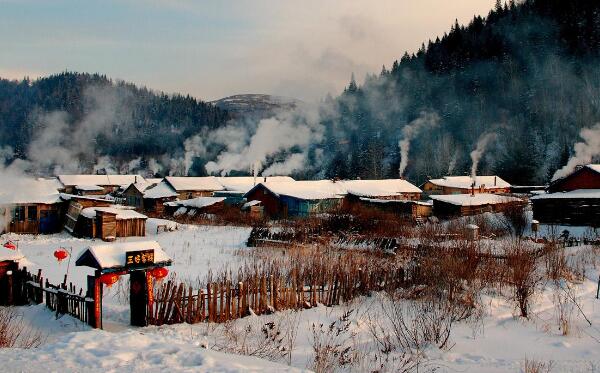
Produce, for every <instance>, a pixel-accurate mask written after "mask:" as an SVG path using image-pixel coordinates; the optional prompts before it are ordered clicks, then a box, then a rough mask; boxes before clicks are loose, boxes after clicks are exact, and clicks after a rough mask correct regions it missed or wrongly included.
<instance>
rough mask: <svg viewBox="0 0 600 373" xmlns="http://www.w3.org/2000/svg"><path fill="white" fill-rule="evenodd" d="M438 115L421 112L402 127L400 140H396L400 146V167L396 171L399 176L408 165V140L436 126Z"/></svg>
mask: <svg viewBox="0 0 600 373" xmlns="http://www.w3.org/2000/svg"><path fill="white" fill-rule="evenodd" d="M439 120H440V117H439V116H438V115H437V114H436V113H431V112H422V113H421V115H420V116H419V117H418V118H417V119H415V120H413V121H412V122H410V123H409V124H408V125H406V126H404V127H403V128H402V140H400V141H399V142H398V146H399V147H400V167H399V169H398V173H399V175H400V177H402V176H403V175H404V170H406V166H407V165H408V153H409V151H410V142H411V141H412V140H413V139H414V138H415V137H416V136H417V135H418V134H419V133H420V132H421V131H423V130H425V129H433V128H435V127H437V126H438V124H439Z"/></svg>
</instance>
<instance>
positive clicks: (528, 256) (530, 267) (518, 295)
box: [506, 239, 544, 318]
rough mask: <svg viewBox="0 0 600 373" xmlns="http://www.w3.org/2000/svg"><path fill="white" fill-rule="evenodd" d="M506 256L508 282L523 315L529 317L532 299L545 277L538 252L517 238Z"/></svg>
mask: <svg viewBox="0 0 600 373" xmlns="http://www.w3.org/2000/svg"><path fill="white" fill-rule="evenodd" d="M506 257H507V259H506V267H507V271H508V273H507V283H508V284H509V285H511V286H512V288H513V299H514V300H515V301H516V303H517V306H518V308H519V311H520V314H521V317H525V318H527V317H529V302H530V299H531V297H532V296H533V295H534V293H535V292H536V290H537V288H538V287H539V285H540V284H541V283H542V281H543V279H544V276H542V275H541V273H540V271H539V270H538V268H537V257H536V252H535V251H532V250H529V249H528V247H527V246H526V245H525V244H524V241H522V240H519V239H517V240H515V241H513V242H512V243H511V244H510V245H509V247H508V249H507V250H506Z"/></svg>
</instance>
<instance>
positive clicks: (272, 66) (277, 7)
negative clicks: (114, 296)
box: [0, 0, 495, 101]
mask: <svg viewBox="0 0 600 373" xmlns="http://www.w3.org/2000/svg"><path fill="white" fill-rule="evenodd" d="M494 3H495V1H494V0H381V1H376V0H371V1H365V0H363V1H359V0H336V1H327V0H320V1H317V0H302V1H284V0H253V1H249V0H248V1H246V0H238V1H225V0H221V1H219V0H215V1H208V0H196V1H192V0H146V1H143V0H122V1H111V0H85V1H82V0H71V1H68V0H52V1H50V0H0V45H1V46H2V52H1V53H0V77H3V78H22V77H23V76H25V75H28V76H30V77H32V78H34V77H38V76H43V75H47V74H52V73H57V72H61V71H65V70H69V71H78V72H90V73H91V72H99V73H102V74H106V75H107V76H109V77H111V78H115V79H123V80H126V81H130V82H133V83H136V84H138V85H146V86H147V87H149V88H152V89H155V90H162V91H165V92H168V93H174V92H178V93H183V94H190V95H193V96H196V97H198V98H200V99H203V100H213V99H218V98H221V97H225V96H229V95H233V94H239V93H268V94H276V95H283V96H289V97H296V98H300V99H303V100H307V101H312V100H318V99H320V98H322V97H323V96H325V95H326V94H327V93H331V94H333V95H336V94H338V93H339V92H340V91H341V90H342V89H343V87H344V86H345V85H346V84H347V83H348V81H349V79H350V76H351V74H352V73H353V72H354V73H355V75H356V78H357V80H358V81H359V82H361V81H362V80H363V79H364V76H365V74H366V73H367V72H372V73H379V71H381V66H382V65H383V64H385V65H386V66H388V67H389V66H390V65H391V63H392V62H393V61H394V60H395V59H399V58H400V57H401V56H402V54H403V53H404V51H409V52H415V51H416V50H417V49H418V48H419V46H420V45H421V43H422V42H426V41H427V40H428V39H435V37H436V36H441V35H442V34H443V33H444V32H445V31H448V30H449V29H450V26H451V25H452V24H453V23H454V20H455V19H458V21H459V22H460V23H466V22H468V21H469V20H470V19H471V18H472V17H473V15H475V14H480V15H487V13H488V12H489V10H490V9H491V8H492V6H493V4H494Z"/></svg>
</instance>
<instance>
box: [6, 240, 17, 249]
mask: <svg viewBox="0 0 600 373" xmlns="http://www.w3.org/2000/svg"><path fill="white" fill-rule="evenodd" d="M3 246H4V247H6V248H7V249H9V250H16V249H17V246H16V245H15V244H14V243H12V242H11V241H8V242H7V243H5V244H4V245H3Z"/></svg>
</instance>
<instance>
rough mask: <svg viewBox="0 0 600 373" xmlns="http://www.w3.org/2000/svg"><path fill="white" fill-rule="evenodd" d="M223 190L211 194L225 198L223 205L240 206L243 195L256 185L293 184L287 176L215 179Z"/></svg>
mask: <svg viewBox="0 0 600 373" xmlns="http://www.w3.org/2000/svg"><path fill="white" fill-rule="evenodd" d="M217 179H218V181H219V183H221V185H222V186H223V190H218V191H215V192H214V193H213V196H214V197H226V199H225V204H227V205H238V206H241V205H243V204H244V203H245V202H246V199H245V198H244V194H246V193H248V192H249V191H250V189H252V188H254V187H255V186H256V184H258V183H266V182H270V183H278V182H293V181H295V180H294V179H293V178H291V177H289V176H257V177H254V176H223V177H218V178H217Z"/></svg>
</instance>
